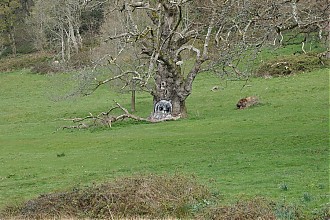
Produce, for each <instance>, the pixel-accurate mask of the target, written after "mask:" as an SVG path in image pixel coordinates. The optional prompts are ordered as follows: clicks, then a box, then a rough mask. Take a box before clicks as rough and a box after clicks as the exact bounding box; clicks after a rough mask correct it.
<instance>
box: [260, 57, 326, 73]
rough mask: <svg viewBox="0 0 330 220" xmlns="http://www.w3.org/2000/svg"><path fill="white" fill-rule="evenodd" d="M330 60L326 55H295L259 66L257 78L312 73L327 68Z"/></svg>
mask: <svg viewBox="0 0 330 220" xmlns="http://www.w3.org/2000/svg"><path fill="white" fill-rule="evenodd" d="M329 66H330V60H329V59H328V58H327V57H326V53H314V52H309V53H306V54H305V53H304V54H293V55H288V56H283V57H280V58H276V59H274V60H269V61H267V62H265V63H263V64H261V65H260V66H259V68H258V69H257V71H256V76H261V77H274V76H275V77H276V76H286V75H292V74H297V73H301V72H310V71H312V70H314V69H321V68H327V67H329Z"/></svg>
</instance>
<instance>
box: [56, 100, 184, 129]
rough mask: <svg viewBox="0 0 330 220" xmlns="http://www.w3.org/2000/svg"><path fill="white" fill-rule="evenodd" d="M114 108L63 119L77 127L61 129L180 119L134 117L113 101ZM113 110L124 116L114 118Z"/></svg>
mask: <svg viewBox="0 0 330 220" xmlns="http://www.w3.org/2000/svg"><path fill="white" fill-rule="evenodd" d="M114 102H115V104H116V106H115V107H112V108H111V109H109V110H108V111H107V112H101V113H100V114H98V115H93V114H92V113H89V115H87V116H86V117H83V118H70V119H64V120H66V121H72V122H73V123H79V124H78V125H73V126H63V127H62V129H83V128H89V127H92V126H98V125H101V126H108V127H112V124H113V123H114V122H116V121H119V120H124V119H127V118H129V119H133V120H136V121H144V122H150V123H157V122H162V121H175V120H178V119H180V118H181V115H178V116H172V115H168V116H166V117H165V118H155V117H153V115H151V116H150V117H148V118H142V117H139V116H136V115H133V114H131V113H129V111H128V110H127V109H126V108H124V107H123V106H122V105H120V104H119V103H118V102H116V101H115V100H114ZM115 109H121V110H122V111H123V112H124V114H121V115H118V116H115V115H113V114H110V113H111V112H112V111H113V110H115ZM88 120H90V121H91V122H90V123H83V122H84V121H88Z"/></svg>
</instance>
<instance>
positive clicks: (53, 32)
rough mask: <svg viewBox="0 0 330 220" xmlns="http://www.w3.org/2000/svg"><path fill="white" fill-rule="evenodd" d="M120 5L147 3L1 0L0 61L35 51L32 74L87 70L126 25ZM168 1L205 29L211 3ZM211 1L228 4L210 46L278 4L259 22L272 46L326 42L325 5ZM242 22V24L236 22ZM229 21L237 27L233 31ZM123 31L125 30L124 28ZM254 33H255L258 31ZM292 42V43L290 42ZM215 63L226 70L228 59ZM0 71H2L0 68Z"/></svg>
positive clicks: (298, 0) (310, 0)
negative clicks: (267, 29) (269, 35)
mask: <svg viewBox="0 0 330 220" xmlns="http://www.w3.org/2000/svg"><path fill="white" fill-rule="evenodd" d="M123 2H128V3H129V4H131V5H132V4H136V5H138V4H141V6H142V5H143V4H145V3H147V2H148V1H136V0H135V1H134V0H130V1H118V0H117V1H108V0H58V1H51V0H1V1H0V59H1V58H6V57H15V56H17V55H22V54H32V53H35V52H39V53H42V55H40V54H39V55H35V56H37V57H38V58H39V59H38V58H36V57H35V59H36V61H37V62H36V63H34V62H33V61H35V60H34V59H32V58H30V59H29V58H27V60H28V61H29V62H30V63H31V62H32V63H33V65H35V66H36V69H38V68H40V69H39V72H42V71H43V70H44V71H56V69H52V66H51V65H46V66H45V63H43V62H41V61H49V60H51V61H54V60H56V61H62V66H64V65H65V67H74V68H81V67H84V66H86V65H91V63H92V62H93V61H95V59H97V58H99V57H102V56H103V55H104V54H106V53H109V51H104V50H105V49H110V48H109V47H108V48H104V45H105V44H104V43H105V42H107V38H108V37H109V33H113V32H120V31H122V29H123V28H125V25H122V24H120V23H123V24H127V22H126V21H124V20H120V18H119V17H118V14H116V13H115V11H116V10H117V11H118V10H119V11H121V12H122V11H123V10H124V3H123ZM150 2H151V3H152V2H156V1H150ZM159 2H162V1H159ZM170 2H178V3H180V2H189V5H185V6H184V9H183V11H184V15H183V21H182V25H183V26H184V25H188V24H189V21H193V22H194V24H195V25H196V27H197V26H205V25H207V24H205V22H208V21H209V19H208V18H209V17H210V11H209V10H207V7H208V6H210V5H211V3H210V2H211V1H203V0H195V1H189V0H188V1H170ZM214 2H215V4H216V5H218V6H219V7H220V6H222V5H224V4H225V3H226V4H228V2H232V3H231V4H230V8H228V10H227V11H226V13H223V11H221V8H219V10H220V11H221V13H222V17H218V19H219V20H218V21H217V24H216V28H215V29H214V32H216V33H215V36H214V38H213V39H212V40H213V41H215V42H216V43H219V42H220V41H221V40H228V39H224V36H226V35H221V32H222V31H223V30H224V29H226V30H225V31H226V32H223V33H226V34H228V36H230V37H232V35H230V32H235V31H238V32H239V34H241V35H244V29H243V28H241V29H240V28H239V25H242V24H243V23H244V22H245V23H244V25H245V26H243V27H245V28H248V25H250V24H249V22H251V19H249V18H251V16H259V15H258V14H257V13H258V11H259V10H260V8H266V7H270V8H271V7H273V6H274V8H276V7H279V6H280V5H281V4H283V5H285V6H284V7H283V8H278V10H279V11H277V12H276V14H273V15H274V16H272V17H270V20H269V21H267V20H265V21H264V22H265V26H267V25H266V23H272V27H271V28H272V29H273V30H271V31H272V33H275V34H278V35H279V36H278V37H276V36H275V35H274V39H272V40H274V44H276V43H278V45H280V44H282V45H285V44H290V43H297V44H302V43H304V42H306V41H322V42H323V43H326V42H327V41H328V42H329V14H328V11H329V5H328V4H327V1H326V0H316V1H314V0H283V1H272V0H267V1H263V2H262V4H260V1H255V0H250V1H246V0H242V1H228V0H217V1H214ZM234 6H235V7H236V8H235V7H234ZM294 6H295V7H296V8H294ZM116 7H123V8H116ZM274 8H273V9H272V10H274ZM243 9H244V10H243ZM237 12H242V13H237ZM295 13H296V14H295ZM224 17H230V19H228V20H232V21H233V24H230V23H228V22H227V23H224V22H226V21H225V20H224ZM139 18H140V20H139V22H140V24H143V23H145V22H147V18H144V17H143V16H141V17H139ZM220 19H223V20H220ZM242 21H244V22H243V23H242ZM125 22H126V23H125ZM235 22H237V24H236V26H235ZM191 23H192V22H191ZM140 24H137V25H140ZM268 26H269V25H268ZM126 28H129V27H127V26H126ZM204 31H206V29H205V30H204ZM259 31H260V32H261V31H262V29H260V30H259ZM287 32H290V33H294V34H295V36H293V37H291V39H285V40H284V41H283V35H284V34H285V33H287ZM141 34H143V33H141ZM258 34H261V33H258V32H255V33H254V35H255V36H257V35H258ZM275 37H276V39H275ZM295 37H296V39H294V38H295ZM230 40H231V41H234V40H235V39H234V38H231V39H230ZM275 41H277V42H275ZM326 44H327V43H326ZM229 49H230V48H225V47H223V48H222V54H221V56H226V55H228V56H229V53H226V50H229ZM212 56H219V54H212ZM38 61H40V62H38ZM221 61H222V63H223V64H226V65H228V64H229V66H230V63H229V62H228V59H222V60H221ZM47 64H49V62H47ZM25 65H27V64H25ZM23 67H24V65H23ZM13 68H15V66H14V67H13ZM7 69H10V68H9V67H8V68H7ZM1 70H2V71H4V67H3V68H1ZM61 70H62V69H61Z"/></svg>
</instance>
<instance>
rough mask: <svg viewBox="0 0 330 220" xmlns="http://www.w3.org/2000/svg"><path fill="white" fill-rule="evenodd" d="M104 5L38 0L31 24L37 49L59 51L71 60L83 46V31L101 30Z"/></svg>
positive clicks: (30, 19)
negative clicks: (102, 6)
mask: <svg viewBox="0 0 330 220" xmlns="http://www.w3.org/2000/svg"><path fill="white" fill-rule="evenodd" d="M101 5H102V4H101V3H99V2H98V1H93V0H92V1H85V0H78V1H76V0H59V1H51V0H35V3H34V6H33V8H32V12H31V15H30V18H29V20H28V24H29V25H30V26H31V28H32V32H33V36H34V42H35V46H36V48H38V49H39V50H42V49H52V50H55V51H56V52H58V53H59V54H60V57H61V59H62V61H68V60H70V59H71V56H72V54H77V53H79V51H81V49H82V47H83V38H82V34H81V31H85V32H87V31H94V30H96V32H97V29H98V28H99V26H100V24H99V22H100V21H101V20H102V16H103V15H102V8H100V6H101ZM95 8H96V9H97V10H95ZM94 18H95V19H94ZM91 33H92V32H91Z"/></svg>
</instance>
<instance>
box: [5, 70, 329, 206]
mask: <svg viewBox="0 0 330 220" xmlns="http://www.w3.org/2000/svg"><path fill="white" fill-rule="evenodd" d="M328 71H329V69H324V70H319V71H314V72H311V73H304V74H300V75H295V76H288V77H280V78H272V79H259V78H256V79H252V80H251V81H248V82H247V84H246V82H245V81H227V82H224V81H220V80H218V79H217V78H214V77H213V76H212V75H211V74H208V73H203V74H201V75H200V76H199V77H198V78H197V80H196V84H195V85H194V91H193V94H192V95H191V97H189V98H188V100H187V105H188V111H189V118H188V119H184V120H179V121H175V122H166V123H159V124H146V123H135V122H121V123H118V124H115V125H114V126H113V127H112V128H98V129H89V130H61V129H59V130H57V129H58V128H60V127H61V126H63V125H70V123H69V122H67V121H64V120H62V119H63V118H72V117H82V116H86V115H88V113H89V112H91V113H93V114H97V113H99V112H101V111H105V110H107V109H109V108H110V107H111V106H113V102H112V100H113V99H116V100H117V101H119V102H120V103H121V104H123V105H124V106H125V107H127V108H128V109H129V98H130V97H129V94H120V95H115V94H112V93H111V92H109V91H108V89H107V88H106V87H103V88H102V89H100V90H98V91H97V92H96V93H94V94H93V95H91V96H88V97H83V98H80V99H68V100H61V101H52V100H53V98H54V97H55V98H56V97H57V96H59V95H57V94H59V93H62V94H64V93H65V91H68V88H69V87H70V84H69V83H68V81H69V79H70V78H71V77H70V76H69V75H68V74H58V75H53V76H51V75H43V76H42V75H33V74H29V73H28V72H27V71H21V72H12V73H5V74H0V81H1V88H0V96H1V98H0V110H1V114H0V151H1V154H0V207H4V206H5V205H8V204H10V203H17V202H21V201H23V200H26V199H30V198H33V197H36V196H37V195H39V194H44V193H49V192H57V191H61V190H65V189H70V188H72V187H73V186H79V185H80V186H84V185H90V184H92V183H99V182H103V181H107V180H109V179H113V178H115V177H118V176H128V175H132V174H136V173H159V174H161V173H172V174H173V173H185V174H193V175H195V176H196V177H197V178H198V179H199V180H200V181H201V182H203V183H205V184H208V185H209V186H210V187H211V188H212V189H213V190H214V191H215V192H217V193H220V195H221V198H222V200H223V201H222V202H223V203H232V202H234V201H236V200H238V199H241V198H250V197H254V196H263V197H267V198H270V199H274V200H277V201H285V202H287V203H292V204H297V205H299V206H303V207H304V210H305V211H306V212H308V213H312V212H313V211H315V210H318V209H320V208H321V207H322V206H324V205H325V204H326V203H327V202H329V173H328V170H329V125H328V124H329V74H328ZM215 85H218V86H219V88H220V90H218V91H216V92H211V91H210V89H211V88H212V87H213V86H215ZM59 86H60V88H59ZM249 95H257V96H259V97H260V99H261V102H262V104H261V105H259V106H257V107H253V108H251V109H246V110H236V109H235V104H236V102H237V101H238V99H240V98H242V97H244V96H249ZM151 111H152V99H151V98H150V97H149V96H148V95H146V94H139V95H138V100H137V113H136V114H138V115H140V116H147V115H148V114H149V113H150V112H151Z"/></svg>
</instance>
